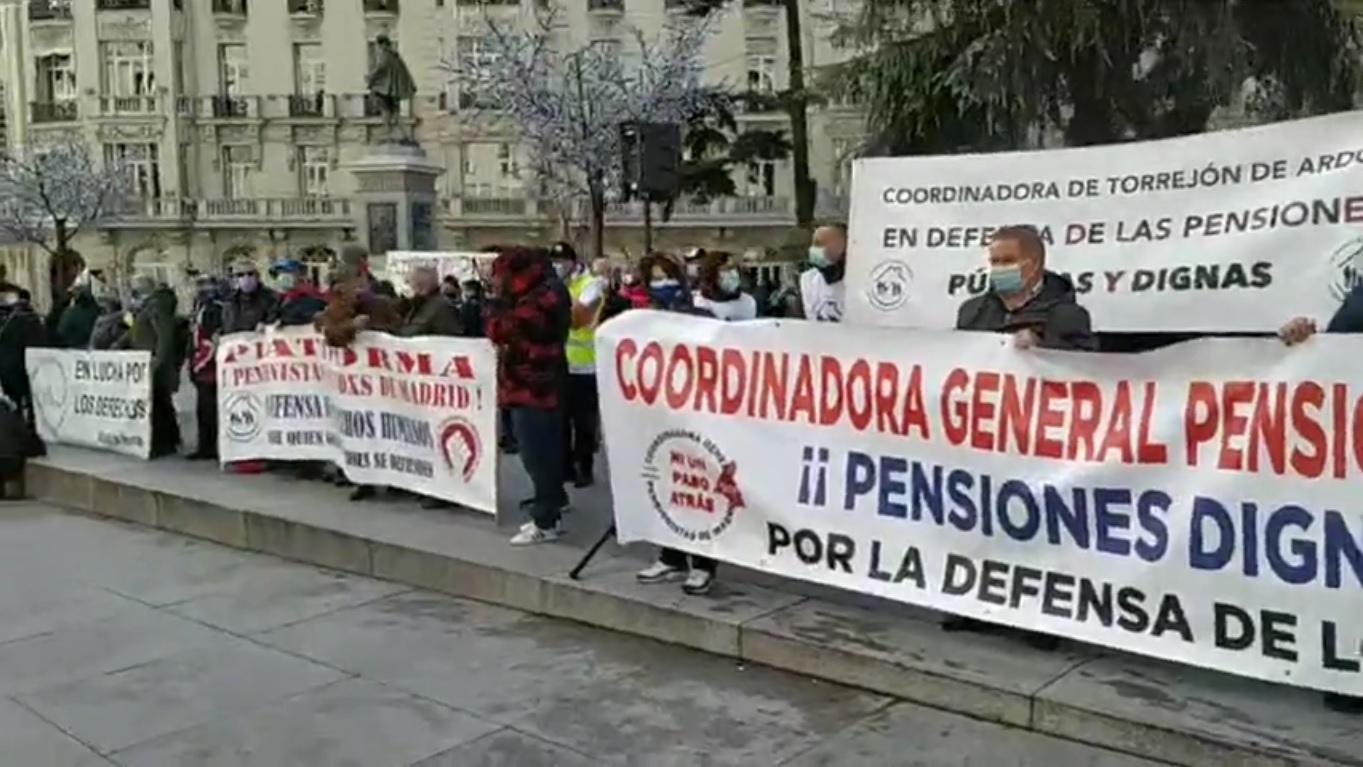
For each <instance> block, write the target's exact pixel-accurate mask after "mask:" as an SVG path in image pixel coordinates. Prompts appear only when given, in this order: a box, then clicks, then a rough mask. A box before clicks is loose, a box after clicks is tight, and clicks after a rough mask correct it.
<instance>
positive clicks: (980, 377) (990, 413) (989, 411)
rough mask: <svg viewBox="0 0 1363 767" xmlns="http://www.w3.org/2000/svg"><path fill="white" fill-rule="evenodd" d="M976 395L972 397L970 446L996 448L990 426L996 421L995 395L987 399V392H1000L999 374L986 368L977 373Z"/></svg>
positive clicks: (979, 448)
mask: <svg viewBox="0 0 1363 767" xmlns="http://www.w3.org/2000/svg"><path fill="white" fill-rule="evenodd" d="M974 389H975V396H974V397H971V399H970V446H971V447H973V448H975V449H977V450H993V449H994V433H993V432H991V431H989V426H990V425H992V424H993V423H994V413H995V407H996V406H995V404H994V397H990V398H988V399H986V398H985V397H984V395H985V394H990V395H995V396H997V395H998V393H999V374H998V373H995V372H992V371H988V370H984V371H981V372H979V373H977V374H976V375H975V387H974Z"/></svg>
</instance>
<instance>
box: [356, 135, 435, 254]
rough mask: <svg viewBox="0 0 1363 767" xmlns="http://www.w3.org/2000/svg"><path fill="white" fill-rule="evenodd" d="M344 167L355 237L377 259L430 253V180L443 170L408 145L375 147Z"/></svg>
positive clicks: (432, 182)
mask: <svg viewBox="0 0 1363 767" xmlns="http://www.w3.org/2000/svg"><path fill="white" fill-rule="evenodd" d="M346 167H347V170H349V171H350V172H351V173H353V174H355V196H354V198H353V199H354V203H355V205H354V215H355V231H356V236H357V237H358V238H359V240H360V241H361V242H363V243H364V244H365V246H366V247H368V248H369V253H370V256H371V257H373V258H375V259H378V258H381V257H382V256H384V255H385V254H386V253H387V252H388V251H390V250H435V247H436V239H437V238H436V231H435V227H436V222H437V220H438V218H439V216H438V213H437V210H436V205H437V203H438V200H437V198H436V192H435V178H436V176H439V175H440V174H441V173H444V172H445V169H444V168H442V167H440V166H439V165H435V164H434V163H432V162H430V160H428V159H426V152H425V151H424V150H422V149H421V147H419V146H416V145H414V144H378V145H374V146H372V147H370V148H369V153H368V154H366V155H365V156H364V157H363V158H362V159H360V160H359V161H358V162H355V163H352V164H350V165H348V166H346Z"/></svg>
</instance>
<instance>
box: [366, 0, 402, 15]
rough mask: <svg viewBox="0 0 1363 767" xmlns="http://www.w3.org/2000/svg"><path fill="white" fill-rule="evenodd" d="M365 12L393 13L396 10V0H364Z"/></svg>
mask: <svg viewBox="0 0 1363 767" xmlns="http://www.w3.org/2000/svg"><path fill="white" fill-rule="evenodd" d="M364 12H365V13H393V14H396V13H397V12H398V0H364Z"/></svg>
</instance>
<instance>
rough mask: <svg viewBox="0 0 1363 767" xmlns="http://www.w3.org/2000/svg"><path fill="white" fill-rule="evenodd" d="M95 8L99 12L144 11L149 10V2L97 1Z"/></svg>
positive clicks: (144, 0)
mask: <svg viewBox="0 0 1363 767" xmlns="http://www.w3.org/2000/svg"><path fill="white" fill-rule="evenodd" d="M95 8H96V9H98V10H101V11H138V10H141V11H146V10H150V9H151V0H98V2H96V3H95Z"/></svg>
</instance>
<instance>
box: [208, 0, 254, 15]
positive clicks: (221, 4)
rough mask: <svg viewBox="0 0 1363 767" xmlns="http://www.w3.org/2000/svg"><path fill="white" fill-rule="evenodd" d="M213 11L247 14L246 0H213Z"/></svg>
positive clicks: (227, 13)
mask: <svg viewBox="0 0 1363 767" xmlns="http://www.w3.org/2000/svg"><path fill="white" fill-rule="evenodd" d="M213 12H214V13H217V14H222V15H225V16H245V15H246V0H213Z"/></svg>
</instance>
